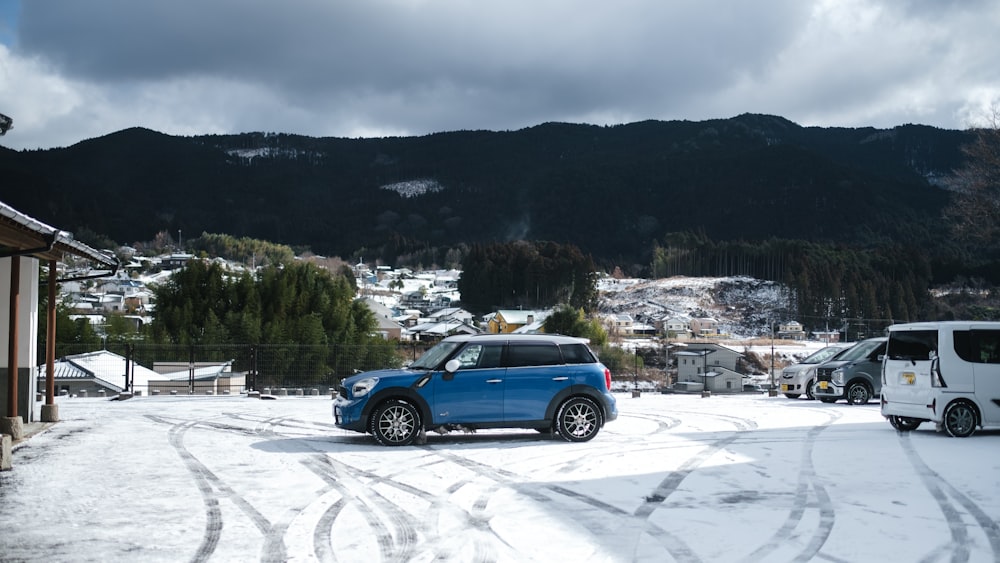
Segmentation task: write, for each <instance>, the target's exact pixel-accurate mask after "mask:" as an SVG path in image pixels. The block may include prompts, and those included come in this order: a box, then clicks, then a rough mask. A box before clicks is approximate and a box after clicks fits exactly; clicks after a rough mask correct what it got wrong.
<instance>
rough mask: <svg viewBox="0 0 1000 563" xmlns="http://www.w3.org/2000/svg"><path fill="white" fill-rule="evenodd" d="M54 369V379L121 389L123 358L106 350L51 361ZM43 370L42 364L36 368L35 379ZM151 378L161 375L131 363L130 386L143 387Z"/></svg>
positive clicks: (123, 378) (39, 376)
mask: <svg viewBox="0 0 1000 563" xmlns="http://www.w3.org/2000/svg"><path fill="white" fill-rule="evenodd" d="M54 370H55V375H54V377H55V380H56V381H59V380H67V379H78V380H87V379H93V380H94V382H95V383H97V384H98V385H100V386H101V387H105V388H107V389H110V390H112V391H115V392H119V391H123V390H125V358H124V357H123V356H119V355H118V354H115V353H114V352H109V351H107V350H98V351H96V352H87V353H84V354H74V355H72V356H66V357H63V358H60V359H59V360H58V361H56V362H55V365H54ZM45 372H46V369H45V365H42V366H41V367H40V368H39V370H38V379H41V380H44V379H45V378H46V373H45ZM151 379H152V380H157V379H163V376H161V375H160V374H158V373H156V372H155V371H153V370H151V369H149V368H146V367H143V366H141V365H139V364H136V363H133V364H132V384H133V387H147V386H148V385H149V381H150V380H151Z"/></svg>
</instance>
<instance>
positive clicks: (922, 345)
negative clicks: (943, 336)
mask: <svg viewBox="0 0 1000 563" xmlns="http://www.w3.org/2000/svg"><path fill="white" fill-rule="evenodd" d="M937 349H938V333H937V331H936V330H896V331H893V332H890V333H889V344H888V346H887V347H886V351H885V354H886V356H888V358H889V359H890V360H908V361H913V360H930V359H932V358H933V357H934V356H936V355H937ZM932 353H933V354H932Z"/></svg>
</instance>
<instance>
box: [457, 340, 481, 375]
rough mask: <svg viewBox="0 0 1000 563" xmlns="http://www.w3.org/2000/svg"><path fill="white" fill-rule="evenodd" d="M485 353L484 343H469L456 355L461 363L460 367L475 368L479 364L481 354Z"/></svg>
mask: <svg viewBox="0 0 1000 563" xmlns="http://www.w3.org/2000/svg"><path fill="white" fill-rule="evenodd" d="M482 353H483V345H482V344H469V345H468V346H466V347H465V348H463V349H462V351H461V352H459V353H458V355H457V356H455V359H456V360H458V362H459V363H460V364H461V365H460V366H459V368H458V369H468V368H474V367H476V365H478V364H479V356H480V355H481V354H482Z"/></svg>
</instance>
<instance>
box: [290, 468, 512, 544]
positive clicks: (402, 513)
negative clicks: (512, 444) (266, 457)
mask: <svg viewBox="0 0 1000 563" xmlns="http://www.w3.org/2000/svg"><path fill="white" fill-rule="evenodd" d="M304 463H305V462H304ZM433 463H440V462H439V461H435V462H433ZM433 463H432V464H433ZM432 464H427V465H432ZM307 466H308V467H309V468H310V469H312V470H313V471H314V472H316V473H317V475H319V476H320V477H321V478H323V479H329V480H330V482H331V483H334V482H336V483H337V485H335V486H337V487H338V488H341V489H342V492H343V494H345V496H353V497H357V495H355V494H354V493H353V492H352V491H353V490H357V489H359V488H360V489H361V490H365V489H367V490H368V491H370V495H373V496H374V497H377V498H379V499H381V500H380V501H378V503H377V504H378V506H379V508H380V509H381V510H382V511H383V512H386V513H391V514H390V516H391V517H392V518H391V519H392V521H393V522H394V523H395V524H397V529H399V527H400V526H402V527H406V526H410V527H412V524H410V520H413V517H412V516H411V515H410V513H409V512H407V511H406V510H405V509H404V508H403V507H401V506H398V505H397V504H395V503H394V502H393V501H391V500H390V499H388V498H386V497H385V496H384V495H382V494H381V493H378V492H375V491H374V489H373V487H372V486H373V485H375V484H381V485H385V486H388V487H393V488H396V489H398V490H400V491H403V492H406V493H408V494H411V495H413V496H416V497H418V498H420V499H422V500H424V501H426V502H427V503H428V504H429V505H430V508H429V510H428V514H427V516H426V517H423V518H420V519H417V522H418V523H423V524H424V527H423V528H422V529H421V530H419V531H421V532H423V533H424V535H425V539H424V541H423V542H421V543H417V542H416V541H414V542H413V543H414V545H413V546H412V547H411V548H409V549H408V550H406V552H405V553H402V554H400V553H397V552H398V551H399V549H398V547H396V548H394V549H395V551H392V550H384V551H383V555H384V557H383V559H385V560H397V561H409V560H414V559H420V560H426V559H429V560H435V561H444V560H450V559H453V558H454V557H456V553H455V552H456V551H457V550H456V546H455V543H456V541H457V542H458V543H460V544H461V545H460V546H457V547H461V546H464V545H466V544H467V543H468V542H469V540H470V538H469V537H468V536H465V537H462V538H455V539H454V540H453V541H449V542H443V541H442V539H443V536H442V534H441V533H440V530H438V529H437V527H436V523H437V522H438V521H439V520H440V518H439V516H438V515H440V514H441V513H443V512H445V511H447V512H449V513H450V514H451V515H452V516H453V517H454V518H456V519H459V520H460V521H463V522H464V526H463V529H465V530H472V531H475V532H477V534H476V535H475V536H473V537H472V538H471V541H472V543H473V557H472V559H470V561H474V562H477V563H488V562H492V561H496V560H497V558H498V556H497V554H496V552H495V549H493V548H492V547H491V544H490V543H489V542H487V541H485V539H484V538H483V537H482V536H481V534H480V533H478V532H487V533H488V534H489V535H491V536H493V537H494V539H495V540H497V541H501V542H502V541H503V540H502V539H500V538H499V537H497V536H496V535H495V534H494V533H493V532H492V530H491V529H490V528H489V526H488V525H485V526H484V522H485V519H484V518H482V516H481V514H477V510H473V511H471V512H470V511H467V510H465V509H462V508H460V507H458V506H456V505H454V504H452V503H451V501H450V500H449V498H450V496H451V495H453V494H454V493H455V492H456V491H458V490H459V489H461V488H462V487H464V486H465V485H467V484H468V483H469V482H468V481H467V480H462V481H457V482H455V483H452V484H450V485H449V486H448V487H447V489H446V494H443V495H441V494H436V493H432V492H429V491H425V490H423V489H420V488H417V487H414V486H412V485H409V484H407V483H403V482H400V481H397V480H395V479H394V478H393V477H392V475H389V476H382V475H378V474H376V473H372V472H370V471H366V470H363V469H359V468H356V467H352V466H350V465H347V464H345V463H342V462H339V461H337V460H334V459H331V458H330V457H328V456H326V455H320V456H315V457H313V458H311V459H310V460H309V462H308V464H307ZM338 476H339V477H338ZM356 476H357V477H362V478H365V479H368V480H369V481H367V482H366V483H364V484H360V482H359V483H355V484H354V485H353V486H352V485H345V484H344V483H343V481H350V480H351V479H353V478H354V477H356ZM350 500H354V499H353V498H352V499H350ZM474 508H477V509H483V508H485V507H484V506H482V507H480V506H475V507H474ZM335 519H336V516H335V515H329V516H327V515H325V516H324V519H321V523H320V524H319V525H318V526H317V530H319V528H320V526H323V527H324V529H326V530H329V528H330V527H331V526H332V524H333V522H334V521H335ZM400 519H402V520H403V522H402V523H401V521H400ZM417 531H418V530H416V529H414V531H413V537H414V538H415V540H416V539H419V538H418V537H417V534H416V532H417ZM421 546H427V548H428V549H418V548H420V547H421Z"/></svg>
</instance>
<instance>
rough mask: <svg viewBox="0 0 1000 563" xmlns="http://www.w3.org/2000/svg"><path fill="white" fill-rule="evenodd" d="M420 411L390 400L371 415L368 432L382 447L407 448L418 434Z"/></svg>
mask: <svg viewBox="0 0 1000 563" xmlns="http://www.w3.org/2000/svg"><path fill="white" fill-rule="evenodd" d="M420 429H421V420H420V411H419V410H418V409H417V407H415V406H413V405H412V404H410V403H408V402H406V401H402V400H399V399H390V400H388V401H386V402H384V403H382V404H380V405H379V406H378V407H376V409H375V411H374V412H373V413H372V417H371V423H370V425H369V431H370V432H371V433H372V436H375V441H376V442H378V443H379V444H382V445H383V446H408V445H410V444H412V443H413V442H414V441H415V440H416V439H417V436H418V435H419V434H420Z"/></svg>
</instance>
